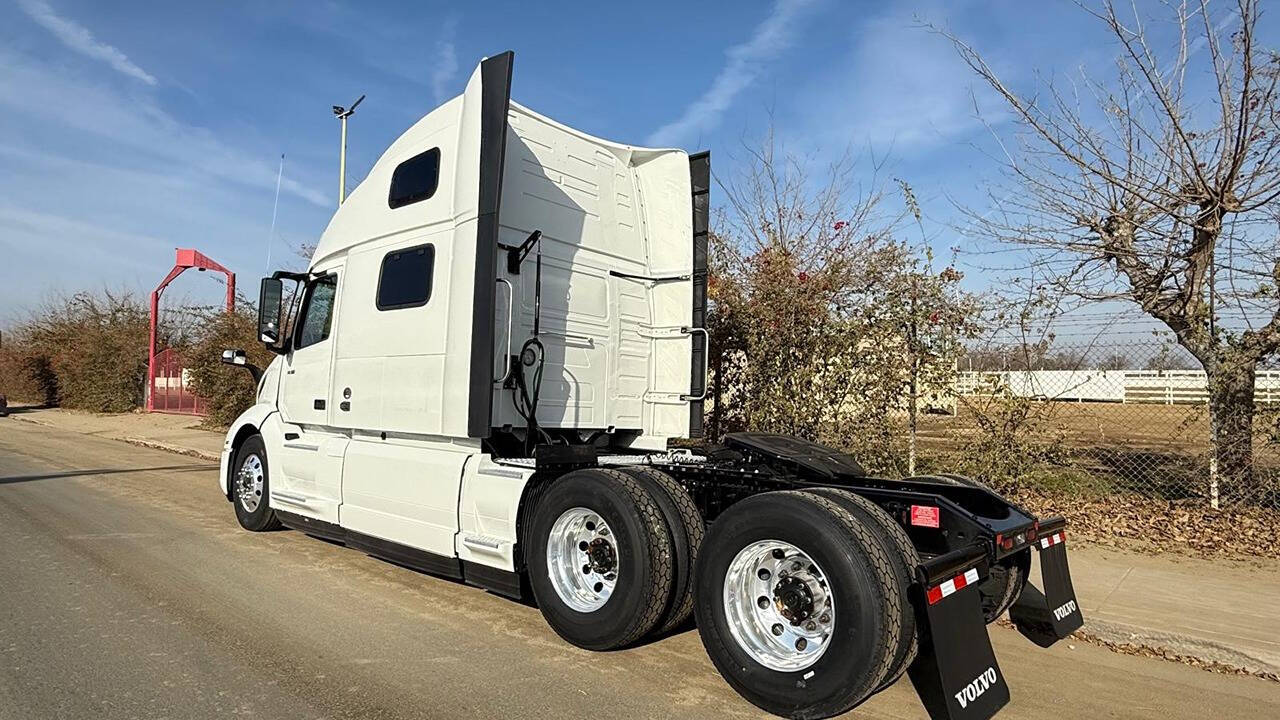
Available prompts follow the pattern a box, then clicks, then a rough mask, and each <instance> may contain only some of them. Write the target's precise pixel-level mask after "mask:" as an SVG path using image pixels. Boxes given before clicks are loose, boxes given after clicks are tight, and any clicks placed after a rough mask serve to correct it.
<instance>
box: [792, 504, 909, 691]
mask: <svg viewBox="0 0 1280 720" xmlns="http://www.w3.org/2000/svg"><path fill="white" fill-rule="evenodd" d="M809 492H811V493H813V494H815V495H821V496H822V497H826V498H829V499H831V500H832V501H834V502H835V503H836V504H838V505H839V506H840V507H842V508H844V509H845V510H847V511H848V512H849V514H851V515H853V516H854V517H855V518H857V519H858V520H859V521H860V522H861V523H862V524H863V525H865V526H866V527H867V528H869V529H871V530H872V531H874V533H875V535H876V539H877V540H879V541H880V546H881V549H883V550H884V551H885V554H886V555H888V556H889V562H890V564H891V565H892V566H893V576H894V579H895V581H896V582H897V585H896V587H897V588H898V592H900V593H901V594H902V597H904V598H910V597H911V596H910V590H911V586H912V585H913V584H914V583H915V577H916V568H918V567H919V566H920V555H919V554H918V553H917V552H916V548H915V545H912V544H911V538H910V537H908V536H907V531H906V530H903V529H902V526H901V525H899V524H898V522H897V521H896V520H894V519H893V517H891V516H890V515H889V513H887V512H885V511H884V509H883V508H881V507H880V506H879V505H876V504H875V503H873V502H871V501H870V500H868V499H866V498H864V497H862V496H861V495H858V494H856V493H853V492H850V491H848V490H843V489H840V488H832V487H824V488H813V489H811V490H809ZM919 652H920V639H919V637H918V636H917V634H916V614H915V611H914V610H913V609H912V608H911V607H910V606H909V605H908V606H905V607H904V608H903V612H902V631H901V633H900V634H899V636H898V648H897V650H896V651H895V652H894V655H893V663H892V664H891V665H890V666H889V675H888V677H886V678H885V679H884V682H882V683H881V684H880V687H878V688H876V692H879V691H881V690H883V689H885V688H887V687H889V686H890V685H892V684H894V683H895V682H897V681H898V678H900V677H902V674H903V673H905V672H906V671H907V668H908V667H910V666H911V663H912V662H913V661H914V660H915V659H916V655H917V654H918V653H919Z"/></svg>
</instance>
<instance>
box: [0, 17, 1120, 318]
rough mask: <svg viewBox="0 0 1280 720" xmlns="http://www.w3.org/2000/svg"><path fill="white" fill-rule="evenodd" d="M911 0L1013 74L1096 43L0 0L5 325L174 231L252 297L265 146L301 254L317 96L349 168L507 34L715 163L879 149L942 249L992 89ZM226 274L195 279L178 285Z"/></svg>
mask: <svg viewBox="0 0 1280 720" xmlns="http://www.w3.org/2000/svg"><path fill="white" fill-rule="evenodd" d="M922 19H923V20H928V21H930V22H933V23H936V24H938V25H942V26H946V27H948V28H950V29H951V30H953V31H955V32H956V33H958V34H959V35H960V36H961V37H963V38H965V39H966V40H967V41H969V42H971V43H972V44H974V45H975V46H977V47H978V48H980V49H981V50H982V51H983V52H984V54H985V55H986V56H987V58H988V60H989V61H990V62H991V64H992V65H993V66H994V67H996V68H997V69H998V70H999V71H1000V72H1001V73H1002V75H1003V76H1004V77H1005V78H1006V79H1007V80H1008V81H1009V82H1011V83H1012V84H1013V85H1014V86H1015V87H1017V86H1019V85H1020V84H1022V85H1025V84H1027V83H1030V82H1032V81H1033V79H1034V75H1033V72H1034V71H1036V70H1039V71H1042V72H1046V73H1049V74H1055V73H1060V72H1064V71H1070V70H1073V69H1075V68H1077V67H1079V66H1080V65H1082V64H1083V65H1093V66H1101V65H1104V64H1105V63H1107V62H1108V59H1109V58H1110V56H1111V54H1112V53H1113V52H1114V48H1113V47H1111V46H1109V45H1108V44H1107V43H1106V42H1105V38H1104V37H1103V35H1102V34H1101V33H1100V28H1099V26H1098V25H1097V24H1096V22H1094V21H1091V20H1089V19H1088V18H1086V17H1085V16H1084V15H1083V14H1082V13H1081V12H1080V11H1079V10H1078V9H1077V8H1075V7H1074V6H1073V5H1072V4H1070V3H1067V2H1032V3H1028V2H1012V1H1003V0H995V1H992V2H977V1H974V0H957V1H952V2H946V1H944V0H938V1H936V2H913V1H905V2H893V3H869V2H840V1H838V0H777V1H776V2H766V1H761V2H733V3H713V2H706V3H690V2H678V3H677V2H646V3H643V4H638V5H637V4H631V3H616V4H614V3H590V4H586V6H585V9H584V8H578V7H575V4H571V3H553V2H545V3H529V2H510V3H508V2H497V1H494V0H490V1H489V2H485V3H482V4H481V3H477V4H466V3H429V2H413V3H380V2H359V3H357V2H336V1H326V0H311V1H309V2H298V3H289V2H273V3H260V2H243V3H241V2H218V3H171V2H120V3H100V2H90V1H87V0H0V322H3V321H4V320H12V319H14V318H16V317H21V315H22V313H23V311H24V309H25V308H27V307H30V306H32V305H35V304H37V303H38V302H40V301H41V300H42V299H43V298H45V297H47V296H48V295H49V293H51V292H53V291H57V290H64V291H65V290H75V289H81V288H91V289H92V288H99V287H103V286H106V287H112V288H119V287H127V288H131V289H134V290H136V291H138V292H140V293H144V292H147V291H149V289H150V288H151V287H152V286H154V284H155V283H156V282H157V281H159V280H160V279H161V278H162V277H163V276H164V274H165V273H166V272H167V270H168V267H169V265H170V264H171V262H172V254H173V252H172V250H173V248H174V247H195V248H198V249H200V250H201V251H203V252H205V253H206V254H208V255H210V256H212V257H214V258H215V259H216V260H219V261H220V262H222V263H224V264H226V265H228V266H229V267H230V268H231V269H232V270H234V271H236V272H237V273H238V275H239V276H240V278H241V283H242V288H244V289H247V290H251V289H252V287H253V286H254V285H255V284H256V279H257V277H259V276H260V275H262V274H263V273H264V272H265V271H266V270H267V266H266V255H267V239H268V235H269V231H268V228H269V226H270V223H271V215H272V202H273V198H274V191H275V181H276V170H277V163H278V162H279V157H280V155H281V153H284V154H285V156H286V157H285V165H284V187H283V190H282V192H281V196H280V207H279V218H278V220H277V225H276V237H275V238H274V243H273V253H274V258H275V259H274V260H273V264H274V265H277V266H279V265H280V264H281V262H294V263H295V264H296V262H297V261H296V259H294V258H290V257H289V256H290V254H291V251H290V248H291V247H296V246H297V245H298V244H299V243H302V242H307V241H313V240H314V239H315V238H316V237H318V236H319V234H320V232H321V231H322V230H323V229H324V227H325V225H326V223H327V222H328V219H329V217H330V215H331V214H332V212H333V209H334V204H335V201H336V197H335V195H336V184H337V179H336V177H337V144H338V142H337V134H338V125H337V122H336V121H335V120H334V119H333V117H332V115H331V113H330V110H329V108H330V106H331V105H334V104H342V105H345V104H348V103H349V102H350V101H351V100H353V99H355V98H356V97H357V96H359V95H360V94H362V93H365V94H367V95H368V99H367V100H365V102H364V104H362V105H361V106H360V108H359V111H358V112H357V114H356V116H355V118H354V119H353V120H352V121H351V126H350V132H351V138H350V141H349V152H350V155H349V172H350V174H351V177H350V178H349V184H353V183H354V182H355V181H358V180H359V179H360V178H362V177H363V174H364V173H365V171H367V169H368V168H369V167H370V166H371V165H372V163H373V161H374V160H375V159H376V158H377V156H378V155H379V154H380V153H381V152H382V150H383V149H384V148H385V147H386V146H387V145H388V144H389V143H390V142H391V141H392V140H393V139H394V138H395V137H397V136H398V135H399V134H400V133H401V132H402V131H403V130H404V129H405V128H407V127H408V126H409V125H411V124H412V123H413V122H414V121H415V120H416V119H417V118H419V117H421V116H422V115H423V114H425V113H426V112H427V111H429V110H430V109H431V108H432V107H434V106H435V105H436V104H437V103H438V102H439V101H441V100H444V99H447V98H449V97H452V96H453V95H455V94H456V93H458V92H460V91H461V89H462V86H463V84H464V83H465V80H466V77H467V75H468V74H469V73H470V71H471V69H472V68H473V67H474V66H475V64H476V63H477V62H478V61H479V59H480V58H481V57H483V56H485V55H489V54H494V53H497V52H500V51H502V50H506V49H512V50H515V52H516V64H515V76H514V88H513V96H514V97H515V98H516V99H517V100H519V101H520V102H522V103H524V104H525V105H528V106H530V107H532V108H534V109H535V110H538V111H539V112H542V113H544V114H547V115H549V116H551V117H553V118H555V119H557V120H560V121H562V122H565V123H567V124H569V125H572V126H574V127H577V128H580V129H582V130H584V131H587V132H590V133H592V134H596V135H600V136H603V137H606V138H609V139H613V140H618V141H621V142H628V143H634V144H647V143H653V144H659V145H672V146H679V147H683V148H686V149H688V150H691V151H692V150H699V149H705V148H710V149H711V150H712V151H713V158H714V159H715V162H714V167H715V168H716V171H717V173H719V174H721V175H727V174H731V173H732V171H733V166H734V161H733V160H732V156H733V155H734V154H735V150H737V149H738V148H740V147H741V142H742V139H743V137H757V136H759V135H760V134H761V133H762V132H763V131H764V130H765V129H766V128H767V127H768V126H769V124H770V122H772V123H773V124H774V126H775V129H776V133H777V137H778V138H779V139H780V140H781V141H782V142H783V143H785V144H786V146H787V147H788V149H790V150H793V151H796V152H800V153H813V154H816V156H817V157H819V158H820V157H822V155H823V154H837V153H840V152H843V151H844V150H845V149H846V148H853V149H854V150H857V151H865V150H866V149H868V148H873V149H874V150H875V151H876V152H877V153H879V154H887V155H888V156H889V158H890V159H889V163H888V165H887V166H886V168H884V169H883V170H882V171H881V175H882V179H885V178H888V177H901V178H904V179H906V180H907V181H909V182H910V183H911V184H912V185H914V186H915V188H916V191H917V194H918V195H919V196H920V197H921V199H922V201H923V202H924V204H925V209H926V212H927V213H928V214H929V219H930V235H931V236H932V238H933V242H935V244H937V245H938V246H939V247H945V246H948V245H953V244H955V243H956V242H957V240H956V239H955V235H954V233H950V232H948V231H947V230H946V223H947V221H948V219H949V218H950V217H951V215H952V213H953V210H952V208H951V200H958V201H960V202H968V203H974V202H979V201H980V196H979V193H978V190H979V189H980V187H981V185H982V183H983V182H984V181H985V180H987V179H989V178H990V177H991V175H992V173H993V172H994V166H993V164H992V161H991V160H990V159H989V157H988V153H990V152H992V147H991V140H990V135H989V131H988V130H987V129H986V128H985V127H984V126H983V124H982V123H981V122H980V121H979V120H978V119H977V118H976V117H975V114H974V98H975V97H976V99H977V102H978V104H979V105H980V106H984V107H983V109H984V112H990V113H995V114H994V115H992V117H995V118H996V120H997V123H998V120H999V115H998V111H999V109H1000V108H999V105H998V104H997V103H995V102H994V101H992V100H991V98H990V96H989V95H988V94H987V93H985V92H983V91H982V89H981V88H979V87H977V86H976V85H975V82H974V78H973V77H971V75H970V74H969V72H968V71H967V69H966V68H964V67H963V66H962V65H961V63H960V62H959V59H958V58H957V56H956V55H955V53H954V51H953V50H952V49H951V47H950V45H949V44H948V43H947V42H946V41H945V40H944V39H943V38H940V37H938V36H937V35H935V34H932V33H930V32H929V31H927V30H926V29H923V28H922V27H920V25H919V20H922ZM971 90H972V91H973V92H974V94H973V95H971ZM192 275H193V276H194V274H192ZM975 282H979V283H980V282H981V279H980V278H977V279H975ZM220 292H221V288H220V287H218V286H217V284H216V283H215V282H214V281H213V280H212V279H211V278H210V277H209V276H206V275H199V276H194V277H187V276H184V277H183V279H182V280H180V281H179V283H178V285H177V286H176V287H175V291H174V295H175V297H180V298H183V299H190V300H193V301H212V300H215V299H216V298H217V297H218V295H219V293H220Z"/></svg>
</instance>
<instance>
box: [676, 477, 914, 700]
mask: <svg viewBox="0 0 1280 720" xmlns="http://www.w3.org/2000/svg"><path fill="white" fill-rule="evenodd" d="M779 543H781V544H785V545H787V546H789V547H791V548H792V549H793V550H798V551H799V552H801V553H803V554H804V555H805V556H807V557H806V558H805V559H807V560H809V561H811V565H810V573H811V575H810V577H813V576H814V575H820V577H821V578H822V580H823V582H822V583H821V585H822V587H823V588H825V589H826V591H827V592H828V593H829V595H830V596H831V597H832V599H833V604H832V605H831V606H830V607H832V608H833V617H832V618H831V621H830V622H831V625H830V628H829V633H828V634H827V636H826V638H825V639H824V640H823V641H822V642H824V643H826V645H825V648H824V649H823V650H822V652H821V653H820V654H818V655H817V656H816V659H803V655H802V653H801V658H802V659H800V661H799V663H798V665H799V666H798V667H796V668H795V669H775V668H774V667H770V666H769V665H768V664H766V663H765V662H764V661H762V660H760V659H757V658H759V657H762V653H761V652H760V651H759V650H756V651H751V650H748V646H747V645H746V644H744V642H743V641H740V640H739V639H738V638H737V637H735V635H734V632H735V629H736V632H738V635H739V636H743V635H744V634H745V633H746V632H750V630H749V629H748V630H746V631H744V630H743V628H744V627H746V626H749V625H750V622H747V623H744V622H741V621H739V622H732V621H731V620H730V617H729V609H728V605H729V603H730V602H733V603H735V606H734V607H735V611H734V612H736V613H737V614H738V617H740V618H742V617H748V618H749V617H751V615H750V613H751V612H752V611H751V610H750V608H751V607H753V606H756V605H757V604H756V603H753V602H751V600H752V599H753V598H750V597H747V598H746V601H745V602H744V601H742V599H741V598H739V597H738V593H737V592H736V590H734V589H735V588H736V587H738V586H737V585H736V584H735V583H734V582H733V578H735V577H737V578H746V579H747V580H748V581H749V579H750V578H751V577H752V572H751V570H750V567H751V566H750V565H748V566H747V571H746V572H745V573H743V572H741V567H740V565H739V563H740V561H741V558H743V557H748V558H749V557H752V553H753V552H755V549H756V548H761V547H763V548H769V547H771V546H773V545H775V544H779ZM765 552H766V553H769V552H772V551H769V550H766V551H765ZM768 557H769V556H768V555H767V554H766V556H765V559H764V560H763V561H762V562H763V563H768V562H769V560H768ZM772 557H773V558H779V555H777V554H776V553H775V554H773V555H772ZM789 557H791V555H790V554H789V553H788V552H784V554H783V558H789ZM779 562H781V563H782V564H783V565H784V566H787V567H789V568H791V569H792V570H793V571H794V569H795V568H796V567H797V565H788V564H787V563H788V560H786V559H780V560H779ZM801 564H802V565H803V563H801ZM762 569H763V568H762ZM761 574H762V573H761V572H760V571H759V570H757V571H755V575H757V576H760V575H761ZM800 574H801V575H803V573H800ZM769 577H770V578H773V579H775V580H777V582H776V584H773V585H770V584H769V582H770V581H768V580H766V579H765V578H763V577H762V578H761V579H762V580H765V585H764V586H762V587H760V588H756V587H751V588H750V589H751V591H752V592H751V593H747V595H750V594H756V593H759V594H760V595H761V598H760V599H761V600H762V601H763V600H765V599H767V598H766V597H765V595H764V593H766V592H773V593H774V595H773V598H774V599H775V603H765V602H760V603H759V604H758V606H759V607H760V608H761V612H762V613H768V612H771V610H769V608H774V607H777V608H779V611H781V610H780V609H781V608H782V607H783V606H784V605H785V606H786V607H787V609H788V610H789V611H790V610H792V607H793V606H791V605H789V604H787V603H788V600H786V599H785V598H787V592H786V591H785V590H783V587H782V586H783V584H784V582H789V581H791V580H792V576H785V577H784V574H783V573H782V572H781V570H777V569H775V572H774V573H773V574H770V575H769ZM695 582H696V602H695V605H694V607H695V613H696V615H697V620H698V633H699V634H700V635H701V636H702V644H703V646H704V647H705V648H706V650H707V654H708V655H709V656H710V657H711V661H712V663H713V664H715V666H716V669H717V670H719V671H720V674H721V675H722V676H723V677H724V678H725V680H726V681H727V682H728V683H729V684H730V685H731V686H732V687H733V688H734V690H736V691H737V692H738V693H739V694H740V695H742V696H743V697H744V698H746V699H747V700H748V701H750V702H751V703H752V704H754V705H756V706H757V707H759V708H761V709H762V710H765V711H767V712H771V713H774V714H775V715H782V716H784V717H789V718H827V717H831V716H834V715H839V714H840V713H843V712H846V711H848V710H850V709H852V708H854V707H855V706H857V705H858V704H860V703H861V702H863V701H864V700H866V699H867V697H869V696H870V695H871V694H872V693H873V692H875V691H876V690H877V689H878V688H879V687H881V685H882V684H883V682H884V681H885V679H886V678H887V677H888V675H889V673H890V671H891V669H892V667H891V666H892V665H893V663H894V659H895V655H896V652H897V648H898V644H899V642H898V641H899V638H898V634H899V632H900V631H901V624H902V618H901V614H902V613H903V612H909V611H910V610H909V608H908V606H907V599H906V598H904V597H902V596H901V592H900V590H899V588H898V586H897V582H896V580H895V577H894V571H893V568H892V565H891V561H890V558H889V556H888V554H887V553H886V552H885V551H884V549H883V548H882V545H881V543H880V542H879V541H877V539H876V538H875V537H874V536H873V534H872V531H871V530H870V529H869V528H868V527H867V526H866V525H865V524H864V523H862V522H860V521H859V520H858V519H857V518H855V517H854V516H853V515H852V514H850V513H849V512H848V511H847V510H845V509H844V508H843V507H841V506H840V504H838V503H836V502H834V501H833V500H831V499H829V498H825V497H821V496H818V495H813V494H810V493H806V492H800V491H783V492H768V493H761V494H759V495H753V496H751V497H749V498H747V499H745V500H742V501H739V502H738V503H736V504H734V505H732V506H731V507H729V509H728V510H726V511H725V512H724V513H722V514H721V515H720V516H719V517H718V518H717V519H716V521H715V522H714V523H713V524H712V525H711V527H710V529H709V530H708V532H707V537H706V539H705V541H704V542H703V545H702V551H701V553H700V555H699V557H698V567H697V574H696V581H695ZM806 582H807V580H806ZM731 590H734V595H733V598H732V599H731V598H730V596H729V593H730V591H731ZM811 617H812V616H811ZM819 621H820V622H821V621H822V620H821V618H819ZM731 623H732V624H731ZM779 628H781V629H783V632H784V633H786V632H789V631H788V630H786V629H785V628H784V627H783V626H782V624H781V623H778V624H776V625H774V626H773V627H772V628H767V627H766V628H765V630H766V632H757V633H756V634H755V635H756V637H757V638H763V640H760V639H757V640H756V647H757V648H759V647H761V646H763V647H766V648H767V647H769V645H768V643H769V642H770V641H769V640H768V638H769V635H768V633H770V632H771V633H772V634H773V635H775V636H776V635H779V633H778V632H777V629H779ZM781 637H783V638H786V637H788V636H787V635H785V634H783V635H782V636H781ZM796 647H797V650H801V647H800V645H799V643H797V645H796ZM779 648H781V646H779ZM783 649H785V648H783ZM765 652H766V653H773V655H772V656H771V657H769V662H771V663H775V664H776V665H777V666H779V667H786V664H787V663H789V662H791V661H792V659H791V658H787V657H785V656H779V655H778V653H779V649H778V648H773V649H771V650H766V651H765Z"/></svg>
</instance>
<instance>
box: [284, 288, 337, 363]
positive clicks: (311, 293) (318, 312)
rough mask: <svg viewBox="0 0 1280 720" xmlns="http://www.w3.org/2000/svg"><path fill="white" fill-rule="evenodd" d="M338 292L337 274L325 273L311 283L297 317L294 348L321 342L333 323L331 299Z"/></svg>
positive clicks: (325, 337) (327, 334)
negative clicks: (299, 314)
mask: <svg viewBox="0 0 1280 720" xmlns="http://www.w3.org/2000/svg"><path fill="white" fill-rule="evenodd" d="M337 292H338V276H337V275H326V276H324V277H322V278H320V279H318V280H316V281H315V282H313V283H312V284H311V287H310V288H309V289H308V291H307V297H306V299H305V301H304V302H303V304H302V314H301V316H300V317H299V318H298V334H297V342H295V343H294V349H298V350H300V349H302V348H304V347H307V346H308V345H315V344H316V343H318V342H323V341H325V340H326V339H328V337H329V328H330V327H332V325H333V300H334V296H336V295H337Z"/></svg>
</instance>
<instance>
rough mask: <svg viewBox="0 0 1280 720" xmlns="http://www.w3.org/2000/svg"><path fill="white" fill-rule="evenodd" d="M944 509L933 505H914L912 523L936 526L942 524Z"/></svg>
mask: <svg viewBox="0 0 1280 720" xmlns="http://www.w3.org/2000/svg"><path fill="white" fill-rule="evenodd" d="M941 519H942V511H940V510H939V509H938V508H936V507H934V506H933V505H912V506H911V524H912V525H915V526H916V527H927V528H936V527H938V526H939V525H940V524H941Z"/></svg>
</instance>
